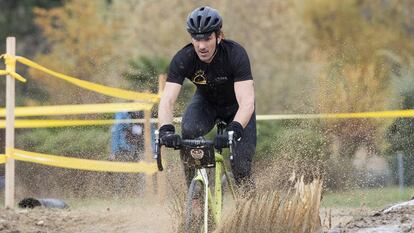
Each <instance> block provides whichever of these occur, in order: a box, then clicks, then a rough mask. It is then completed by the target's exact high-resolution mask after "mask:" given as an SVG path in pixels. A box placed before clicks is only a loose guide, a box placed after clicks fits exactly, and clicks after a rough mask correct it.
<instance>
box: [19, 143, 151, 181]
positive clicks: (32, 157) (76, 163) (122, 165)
mask: <svg viewBox="0 0 414 233" xmlns="http://www.w3.org/2000/svg"><path fill="white" fill-rule="evenodd" d="M11 157H12V158H14V159H16V160H20V161H25V162H32V163H38V164H43V165H47V166H53V167H62V168H71V169H79V170H88V171H103V172H125V173H146V174H148V175H152V174H154V173H155V172H156V171H157V165H156V164H155V163H147V162H136V163H126V162H111V161H98V160H90V159H78V158H70V157H62V156H56V155H48V154H41V153H34V152H29V151H23V150H18V149H14V150H12V156H11Z"/></svg>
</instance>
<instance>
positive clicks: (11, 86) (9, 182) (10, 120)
mask: <svg viewBox="0 0 414 233" xmlns="http://www.w3.org/2000/svg"><path fill="white" fill-rule="evenodd" d="M6 53H7V54H8V55H12V56H14V55H16V38H14V37H7V40H6ZM6 70H10V71H15V67H14V66H12V67H10V64H6ZM6 79H7V80H6V155H7V159H6V190H5V207H6V208H14V171H15V170H14V169H15V164H14V159H12V158H10V155H11V153H12V149H14V107H15V81H14V78H13V77H11V76H10V75H7V77H6Z"/></svg>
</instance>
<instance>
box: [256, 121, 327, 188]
mask: <svg viewBox="0 0 414 233" xmlns="http://www.w3.org/2000/svg"><path fill="white" fill-rule="evenodd" d="M258 130H259V135H258V145H257V153H256V158H255V159H256V160H257V161H260V162H259V165H258V167H261V166H263V167H264V168H263V169H259V170H262V171H261V172H259V176H260V174H262V173H264V174H266V175H265V176H266V177H269V179H270V180H269V181H268V182H271V184H269V186H271V187H273V186H275V185H276V186H280V185H284V183H285V182H286V181H287V180H288V179H289V177H290V175H291V174H292V172H295V173H296V174H297V175H298V176H305V179H306V182H309V181H311V180H313V178H315V177H321V176H323V175H324V174H325V165H326V161H327V160H328V158H329V152H330V147H329V144H328V141H327V138H326V137H325V135H324V133H323V131H321V129H320V128H318V126H317V125H316V124H307V123H305V122H302V121H297V120H288V121H281V122H278V123H275V122H259V123H258ZM259 179H260V178H259Z"/></svg>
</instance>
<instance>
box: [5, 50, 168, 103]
mask: <svg viewBox="0 0 414 233" xmlns="http://www.w3.org/2000/svg"><path fill="white" fill-rule="evenodd" d="M4 59H5V60H6V62H7V60H9V59H16V60H17V61H18V62H20V63H22V64H25V65H27V66H29V67H32V68H34V69H37V70H40V71H43V72H45V73H47V74H49V75H51V76H53V77H56V78H59V79H63V80H65V81H67V82H69V83H72V84H74V85H76V86H78V87H81V88H84V89H87V90H90V91H94V92H97V93H100V94H104V95H107V96H111V97H116V98H121V99H128V100H141V101H149V102H152V103H157V102H158V101H159V100H160V95H158V94H151V93H139V92H134V91H128V90H123V89H119V88H114V87H108V86H104V85H100V84H96V83H92V82H88V81H85V80H81V79H77V78H74V77H71V76H68V75H64V74H61V73H58V72H56V71H53V70H50V69H47V68H46V67H44V66H41V65H39V64H37V63H35V62H33V61H31V60H29V59H27V58H24V57H20V56H16V57H12V56H10V55H7V54H6V55H5V56H4Z"/></svg>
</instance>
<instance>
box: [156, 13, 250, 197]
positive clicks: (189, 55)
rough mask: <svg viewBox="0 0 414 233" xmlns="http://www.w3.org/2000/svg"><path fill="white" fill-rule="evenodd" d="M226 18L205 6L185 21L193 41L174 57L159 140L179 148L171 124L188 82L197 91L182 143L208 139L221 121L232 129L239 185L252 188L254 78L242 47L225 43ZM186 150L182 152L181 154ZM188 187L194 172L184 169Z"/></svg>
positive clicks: (218, 141) (223, 139)
mask: <svg viewBox="0 0 414 233" xmlns="http://www.w3.org/2000/svg"><path fill="white" fill-rule="evenodd" d="M221 28H222V17H221V16H220V14H219V13H218V11H217V10H216V9H213V8H211V7H208V6H203V7H199V8H196V9H195V10H193V11H192V12H191V13H190V14H189V15H188V17H187V31H188V32H189V34H190V35H191V43H190V44H188V45H186V46H185V47H184V48H182V49H181V50H179V51H178V52H177V53H176V54H175V56H174V57H173V59H172V61H171V63H170V66H169V70H168V77H167V82H166V85H165V89H164V92H163V95H162V97H161V101H160V105H159V112H158V120H159V123H160V125H161V127H160V128H159V133H160V138H161V140H162V141H163V143H164V145H165V146H166V147H171V148H176V149H178V148H179V145H180V140H181V137H180V136H179V135H177V134H176V133H175V128H174V126H173V125H172V118H173V108H174V105H175V102H176V100H177V97H178V95H179V92H180V89H181V86H182V84H183V81H184V79H185V78H187V79H189V80H190V81H191V82H193V83H194V84H195V85H196V87H197V90H196V92H195V94H194V96H193V97H192V99H191V102H190V104H189V106H188V107H187V108H186V110H185V113H184V115H183V117H182V123H181V130H182V138H183V139H194V138H197V137H200V136H204V135H206V134H207V133H208V132H209V131H211V130H212V129H213V128H214V125H215V123H216V121H217V120H218V119H220V120H222V121H225V122H226V123H227V131H234V137H235V139H236V148H235V156H234V159H233V160H232V161H231V167H232V172H233V175H234V178H235V180H236V184H237V185H238V186H239V187H247V188H248V189H250V188H251V187H252V186H253V184H254V183H253V181H252V179H251V164H252V158H253V155H254V154H255V151H256V114H255V103H254V101H255V94H254V84H253V77H252V73H251V69H250V61H249V57H248V55H247V53H246V51H245V49H244V48H243V47H242V46H241V45H240V44H238V43H236V42H234V41H232V40H228V39H224V38H223V33H222V31H221ZM214 142H215V147H216V148H222V147H224V145H225V144H227V142H228V137H227V136H226V135H222V136H216V138H215V139H214ZM184 153H186V151H183V150H182V151H181V155H182V156H183V154H184ZM185 175H186V178H187V184H188V185H189V183H190V181H191V178H192V177H193V175H194V170H193V169H190V168H186V169H185Z"/></svg>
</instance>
